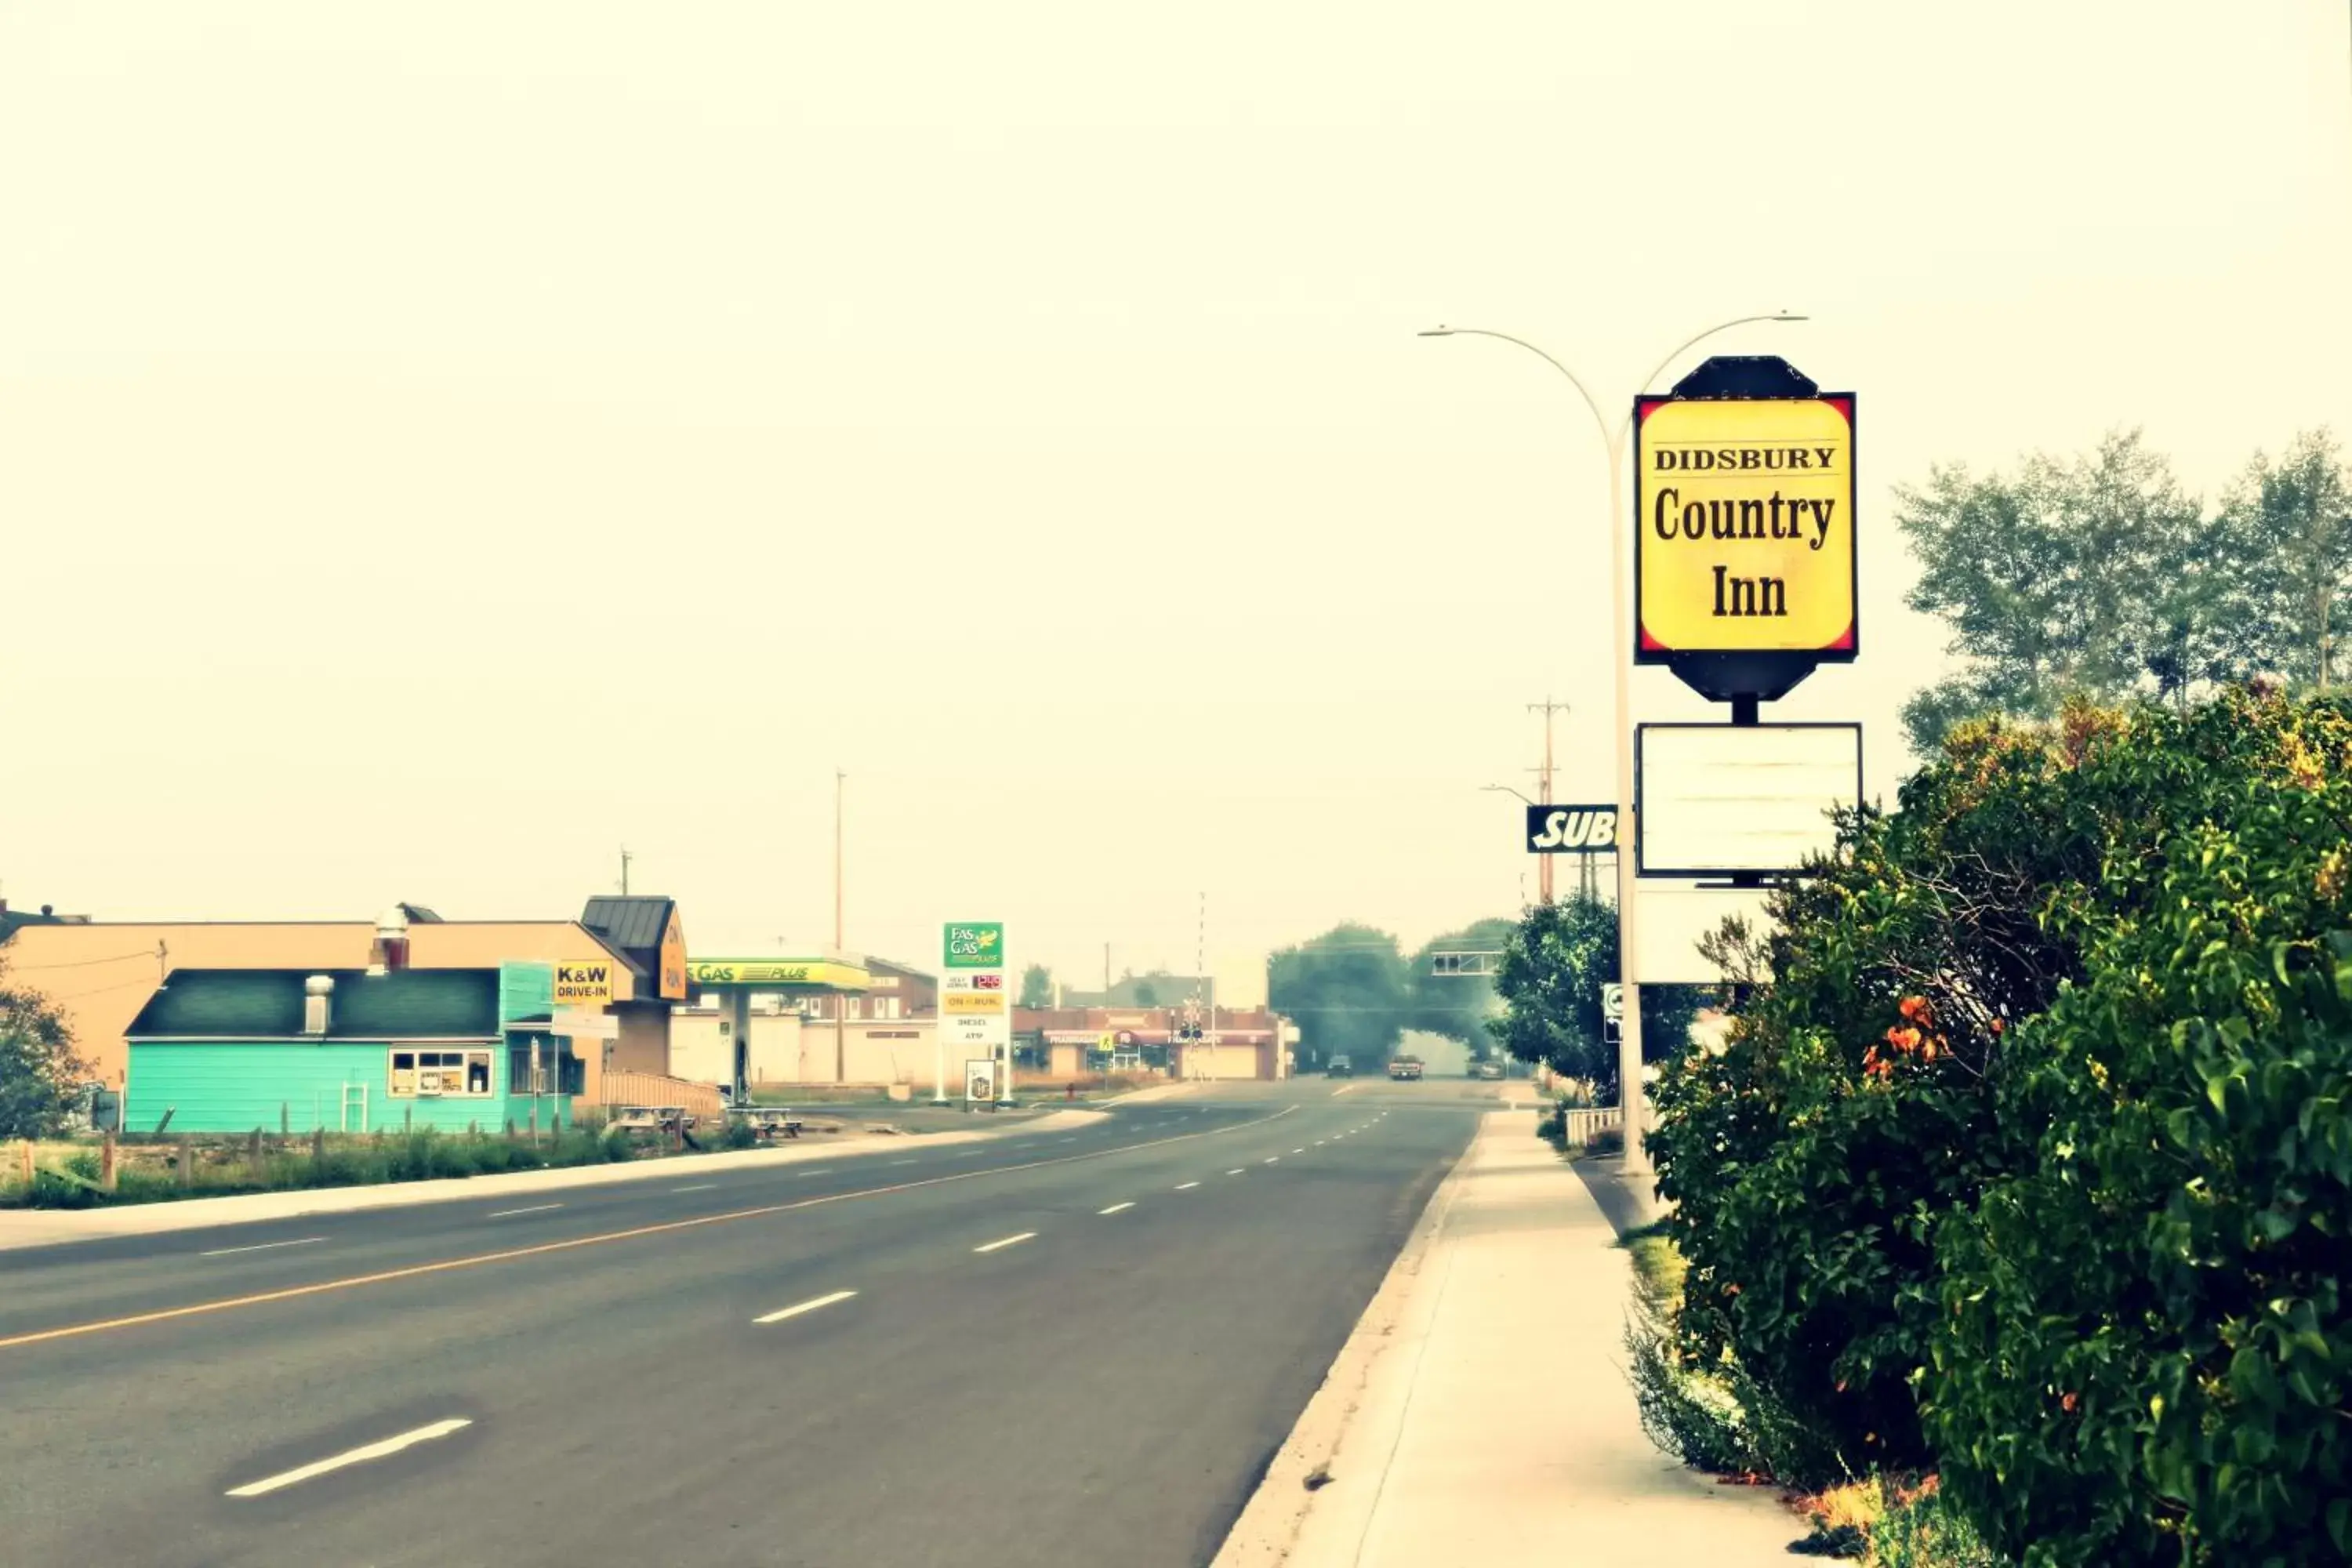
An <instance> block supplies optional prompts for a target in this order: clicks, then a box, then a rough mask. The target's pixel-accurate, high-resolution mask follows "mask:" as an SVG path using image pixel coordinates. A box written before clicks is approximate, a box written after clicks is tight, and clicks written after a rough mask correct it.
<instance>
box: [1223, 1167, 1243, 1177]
mask: <svg viewBox="0 0 2352 1568" xmlns="http://www.w3.org/2000/svg"><path fill="white" fill-rule="evenodd" d="M1241 1173H1242V1168H1241V1167H1240V1166H1239V1165H1235V1166H1234V1168H1233V1169H1232V1170H1230V1171H1227V1172H1226V1173H1225V1174H1226V1175H1228V1176H1238V1175H1240V1174H1241Z"/></svg>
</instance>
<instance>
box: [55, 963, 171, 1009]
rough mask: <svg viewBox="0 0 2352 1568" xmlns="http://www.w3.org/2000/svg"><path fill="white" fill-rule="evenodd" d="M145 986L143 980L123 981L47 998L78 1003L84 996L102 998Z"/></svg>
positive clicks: (150, 987) (151, 987)
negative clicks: (136, 986) (112, 993)
mask: <svg viewBox="0 0 2352 1568" xmlns="http://www.w3.org/2000/svg"><path fill="white" fill-rule="evenodd" d="M140 956H141V957H142V958H152V957H154V956H155V955H154V954H153V953H152V952H144V953H141V954H140ZM146 984H147V982H145V981H144V980H125V981H123V982H122V983H121V984H119V985H100V986H99V987H98V988H97V989H95V990H92V991H77V992H74V993H73V994H71V995H68V996H52V997H50V998H49V1000H50V1001H52V1002H79V1001H80V1000H81V999H82V998H83V997H85V996H103V995H105V994H107V993H108V992H110V991H128V990H130V989H131V987H132V986H134V985H146ZM148 989H150V990H153V989H155V988H154V987H153V986H149V987H148Z"/></svg>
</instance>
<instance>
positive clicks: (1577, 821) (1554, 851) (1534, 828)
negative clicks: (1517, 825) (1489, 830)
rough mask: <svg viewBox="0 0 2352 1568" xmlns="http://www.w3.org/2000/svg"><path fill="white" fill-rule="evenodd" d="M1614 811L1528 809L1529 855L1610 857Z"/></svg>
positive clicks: (1595, 808) (1604, 808)
mask: <svg viewBox="0 0 2352 1568" xmlns="http://www.w3.org/2000/svg"><path fill="white" fill-rule="evenodd" d="M1616 852H1617V808H1616V807H1615V806H1613V805H1531V806H1529V807H1528V854H1530V855H1613V854H1615V853H1616Z"/></svg>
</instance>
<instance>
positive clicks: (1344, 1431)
mask: <svg viewBox="0 0 2352 1568" xmlns="http://www.w3.org/2000/svg"><path fill="white" fill-rule="evenodd" d="M1632 1290H1633V1269H1632V1264H1631V1261H1630V1260H1629V1259H1628V1258H1627V1257H1626V1255H1625V1253H1624V1252H1622V1250H1620V1249H1619V1248H1618V1247H1617V1246H1616V1235H1615V1232H1614V1231H1613V1230H1612V1228H1611V1226H1610V1225H1609V1223H1608V1221H1607V1220H1606V1219H1605V1218H1604V1217H1603V1216H1602V1215H1601V1210H1600V1207H1599V1206H1598V1205H1596V1204H1595V1203H1594V1202H1593V1198H1592V1194H1591V1193H1590V1192H1589V1191H1588V1190H1587V1189H1586V1186H1585V1184H1584V1183H1583V1182H1582V1181H1581V1180H1580V1179H1579V1178H1578V1176H1577V1175H1576V1173H1574V1172H1573V1171H1571V1170H1570V1168H1569V1167H1568V1165H1567V1164H1566V1163H1563V1162H1562V1161H1561V1160H1560V1158H1559V1155H1557V1154H1556V1153H1554V1152H1552V1150H1551V1149H1550V1147H1549V1145H1547V1144H1546V1143H1544V1142H1542V1141H1541V1140H1539V1139H1538V1138H1537V1137H1536V1136H1535V1134H1534V1129H1533V1127H1532V1125H1531V1122H1530V1119H1529V1118H1528V1115H1527V1114H1526V1113H1525V1112H1524V1111H1522V1112H1517V1113H1513V1112H1497V1113H1495V1114H1492V1115H1489V1116H1487V1117H1486V1118H1485V1121H1484V1123H1483V1125H1482V1126H1481V1128H1480V1131H1479V1133H1478V1136H1477V1138H1476V1140H1475V1142H1473V1143H1472V1144H1471V1146H1470V1149H1469V1152H1467V1153H1465V1155H1464V1156H1463V1158H1462V1163H1460V1165H1458V1166H1457V1167H1456V1168H1455V1170H1454V1174H1453V1175H1451V1176H1449V1177H1448V1178H1447V1179H1446V1181H1445V1183H1444V1185H1443V1186H1441V1187H1440V1188H1439V1189H1438V1191H1437V1194H1436V1195H1435V1196H1433V1198H1432V1199H1431V1200H1430V1205H1429V1208H1428V1210H1427V1211H1426V1212H1425V1213H1424V1214H1423V1216H1422V1220H1421V1223H1420V1225H1419V1226H1417V1227H1416V1228H1415V1230H1414V1232H1413V1235H1412V1239H1411V1240H1409V1241H1408V1242H1407V1243H1406V1245H1405V1248H1404V1250H1403V1252H1402V1254H1401V1255H1400V1256H1399V1258H1398V1259H1397V1262H1396V1265H1395V1267H1394V1268H1393V1269H1391V1273H1390V1275H1389V1278H1388V1279H1387V1281H1386V1282H1385V1283H1383V1284H1382V1286H1381V1290H1380V1293H1379V1294H1378V1295H1377V1296H1376V1297H1375V1298H1374V1299H1373V1301H1372V1304H1371V1306H1370V1309H1368V1310H1366V1312H1365V1314H1364V1317H1363V1320H1362V1321H1360V1322H1359V1323H1358V1325H1357V1327H1356V1331H1355V1332H1354V1333H1353V1334H1352V1335H1351V1336H1350V1337H1349V1342H1348V1344H1347V1347H1346V1349H1344V1350H1343V1351H1342V1352H1340V1355H1339V1360H1338V1361H1337V1362H1336V1363H1333V1365H1332V1368H1331V1373H1330V1375H1329V1376H1328V1378H1327V1379H1326V1381H1325V1383H1324V1385H1323V1387H1322V1388H1321V1390H1319V1391H1318V1393H1317V1394H1316V1396H1315V1398H1314V1399H1313V1401H1311V1402H1310V1403H1309V1404H1308V1405H1307V1411H1306V1414H1305V1415H1302V1416H1301V1417H1300V1419H1299V1423H1298V1426H1297V1430H1295V1431H1294V1432H1293V1433H1292V1434H1291V1436H1290V1438H1289V1440H1288V1441H1287V1442H1286V1443H1285V1444H1284V1445H1283V1447H1281V1449H1280V1450H1278V1451H1277V1453H1276V1456H1275V1459H1274V1462H1273V1464H1272V1466H1271V1467H1270V1468H1269V1469H1268V1471H1267V1473H1266V1478H1265V1482H1264V1484H1263V1485H1261V1487H1260V1488H1259V1489H1258V1491H1257V1493H1256V1495H1255V1496H1254V1497H1253V1498H1252V1499H1251V1500H1250V1502H1249V1505H1248V1507H1247V1508H1246V1509H1244V1511H1243V1514H1242V1517H1241V1520H1240V1521H1239V1522H1238V1523H1237V1524H1236V1525H1235V1527H1234V1532H1233V1534H1232V1536H1231V1537H1230V1538H1228V1540H1227V1541H1226V1542H1225V1546H1224V1550H1223V1552H1221V1553H1220V1554H1219V1555H1218V1557H1217V1559H1216V1565H1217V1568H1269V1565H1271V1564H1274V1563H1286V1564H1289V1565H1291V1568H1342V1565H1344V1568H1425V1565H1428V1564H1433V1563H1477V1564H1479V1568H1510V1565H1513V1564H1518V1563H1527V1564H1530V1565H1533V1564H1538V1563H1539V1564H1542V1565H1543V1568H1570V1565H1573V1564H1577V1563H1609V1564H1616V1563H1704V1564H1706V1568H1750V1565H1753V1568H1765V1565H1766V1564H1783V1563H1787V1562H1789V1560H1790V1559H1789V1553H1788V1546H1789V1543H1790V1542H1792V1541H1794V1540H1796V1539H1798V1538H1799V1537H1800V1536H1802V1535H1803V1534H1804V1533H1805V1529H1804V1527H1803V1525H1802V1524H1801V1521H1798V1520H1797V1518H1796V1517H1795V1516H1794V1515H1792V1514H1791V1513H1790V1512H1789V1511H1788V1510H1786V1509H1784V1508H1783V1507H1782V1506H1781V1505H1780V1501H1779V1500H1778V1499H1777V1497H1775V1496H1774V1495H1773V1494H1772V1493H1770V1492H1769V1491H1759V1490H1756V1489H1748V1488H1735V1487H1725V1486H1720V1485H1717V1483H1716V1482H1715V1481H1714V1480H1713V1479H1711V1478H1708V1477H1706V1476H1702V1475H1700V1474H1698V1473H1697V1472H1696V1471H1694V1470H1691V1469H1689V1468H1685V1466H1683V1465H1681V1464H1679V1463H1677V1462H1676V1461H1675V1460H1673V1459H1670V1458H1666V1457H1665V1456H1664V1455H1663V1454H1661V1453H1660V1452H1659V1451H1658V1450H1657V1449H1656V1448H1655V1447H1653V1446H1652V1445H1651V1443H1650V1441H1649V1439H1648V1438H1647V1437H1645V1436H1643V1434H1642V1428H1641V1423H1640V1421H1639V1419H1638V1418H1637V1416H1636V1415H1635V1413H1634V1407H1633V1390H1632V1387H1631V1386H1630V1384H1628V1383H1627V1381H1626V1375H1625V1373H1624V1370H1623V1368H1624V1363H1625V1352H1624V1349H1623V1343H1622V1341H1623V1332H1624V1325H1625V1317H1626V1312H1627V1310H1628V1308H1629V1306H1630V1303H1631V1300H1632Z"/></svg>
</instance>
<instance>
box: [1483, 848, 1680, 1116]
mask: <svg viewBox="0 0 2352 1568" xmlns="http://www.w3.org/2000/svg"><path fill="white" fill-rule="evenodd" d="M1618 973H1619V971H1618V966H1617V908H1616V906H1615V905H1614V904H1610V903H1604V902H1602V901H1601V900H1600V899H1599V898H1596V897H1592V896H1590V895H1587V894H1583V893H1579V894H1578V895H1576V896H1575V897H1574V898H1571V899H1569V900H1565V901H1563V902H1560V903H1556V904H1538V905H1536V906H1535V907H1533V908H1532V909H1530V910H1528V912H1527V915H1526V917H1525V918H1524V919H1522V920H1520V921H1518V922H1517V925H1516V926H1515V927H1513V928H1512V931H1511V933H1510V935H1509V937H1508V939H1507V941H1506V942H1504V944H1503V961H1502V967H1501V970H1500V972H1499V973H1497V974H1496V977H1495V989H1496V992H1497V993H1498V994H1501V996H1502V998H1503V1001H1504V1003H1505V1004H1506V1011H1505V1012H1504V1014H1503V1015H1502V1016H1500V1017H1498V1018H1495V1019H1492V1020H1490V1021H1489V1022H1488V1023H1487V1025H1486V1028H1487V1031H1488V1032H1489V1033H1490V1034H1491V1035H1492V1036H1493V1037H1494V1038H1495V1039H1496V1041H1498V1042H1499V1043H1500V1044H1501V1045H1502V1047H1503V1048H1504V1049H1505V1050H1506V1051H1507V1052H1508V1053H1509V1054H1510V1055H1512V1056H1514V1057H1517V1058H1518V1059H1519V1060H1521V1061H1524V1062H1543V1063H1547V1064H1549V1066H1550V1068H1551V1069H1552V1070H1553V1071H1554V1072H1557V1073H1559V1074H1561V1075H1563V1076H1564V1077H1568V1078H1573V1079H1585V1080H1586V1081H1588V1082H1590V1083H1591V1084H1592V1085H1593V1093H1594V1098H1595V1099H1597V1100H1600V1101H1601V1103H1603V1104H1613V1103H1614V1102H1615V1101H1616V1099H1617V1047H1614V1046H1612V1045H1610V1044H1608V1042H1607V1039H1606V1035H1605V1031H1604V1029H1603V1027H1602V1018H1601V987H1602V986H1603V985H1604V984H1607V983H1609V982H1610V981H1612V980H1615V979H1616V978H1617V977H1618ZM1700 995H1701V994H1700V992H1699V989H1698V988H1697V987H1696V986H1689V985H1645V986H1643V987H1642V992H1641V997H1642V1059H1643V1061H1645V1062H1652V1061H1664V1060H1666V1059H1668V1058H1672V1057H1674V1056H1675V1055H1677V1054H1678V1053H1679V1052H1680V1051H1681V1050H1682V1049H1683V1047H1685V1046H1686V1045H1687V1044H1688V1043H1689V1041H1690V1028H1691V1022H1692V1020H1693V1019H1694V1018H1696V1016H1697V1014H1698V1005H1699V1001H1700Z"/></svg>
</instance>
